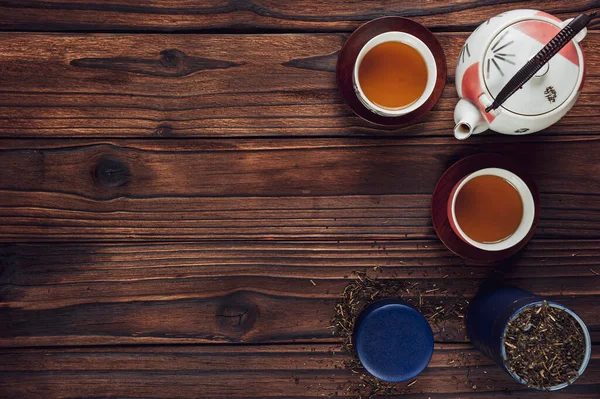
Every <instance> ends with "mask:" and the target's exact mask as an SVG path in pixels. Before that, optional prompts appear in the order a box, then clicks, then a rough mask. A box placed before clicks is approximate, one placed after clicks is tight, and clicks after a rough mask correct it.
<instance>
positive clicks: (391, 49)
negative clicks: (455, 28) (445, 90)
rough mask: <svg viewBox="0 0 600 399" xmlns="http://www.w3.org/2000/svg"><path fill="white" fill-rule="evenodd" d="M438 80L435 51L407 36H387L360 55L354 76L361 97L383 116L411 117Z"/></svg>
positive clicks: (367, 44) (393, 33) (378, 38)
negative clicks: (411, 113)
mask: <svg viewBox="0 0 600 399" xmlns="http://www.w3.org/2000/svg"><path fill="white" fill-rule="evenodd" d="M436 76H437V67H436V63H435V58H434V57H433V54H432V52H431V50H430V49H429V48H428V47H427V45H425V43H423V42H422V41H421V40H420V39H418V38H417V37H415V36H413V35H411V34H408V33H405V32H394V31H391V32H385V33H382V34H380V35H377V36H375V37H373V38H372V39H371V40H369V41H368V42H367V43H366V44H365V45H364V46H363V47H362V49H361V50H360V52H359V53H358V57H357V58H356V63H355V64H354V70H353V75H352V82H353V85H354V90H355V91H356V94H357V97H358V98H359V100H360V101H361V102H362V103H363V105H364V106H365V107H367V108H368V109H369V110H370V111H372V112H374V113H376V114H379V115H383V116H390V117H393V116H400V115H405V114H408V113H410V112H412V111H414V110H416V109H418V108H419V107H420V106H422V105H423V104H424V103H425V102H426V101H427V99H428V98H429V97H430V96H431V94H432V93H433V90H434V87H435V82H436Z"/></svg>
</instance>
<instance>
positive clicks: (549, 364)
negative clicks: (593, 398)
mask: <svg viewBox="0 0 600 399" xmlns="http://www.w3.org/2000/svg"><path fill="white" fill-rule="evenodd" d="M585 345H586V343H585V336H584V333H583V330H582V328H581V326H580V325H579V323H578V322H577V321H576V320H575V319H574V318H573V317H572V316H571V315H570V314H569V313H567V312H565V311H564V310H562V309H559V308H556V307H553V306H549V305H548V302H546V301H544V302H543V303H542V304H541V305H538V306H532V307H529V308H527V309H524V310H523V311H522V312H521V313H519V315H518V316H517V317H515V318H514V319H513V320H511V321H510V322H509V323H508V326H507V327H506V331H505V334H504V347H505V349H506V365H507V367H508V369H509V370H510V371H511V372H512V373H514V374H516V375H518V376H519V377H521V378H522V379H523V380H524V381H525V382H526V383H527V385H528V386H529V387H532V388H536V389H548V388H550V387H553V386H556V385H560V384H562V383H564V382H568V381H569V380H571V379H573V378H575V377H577V376H578V374H579V368H580V367H581V364H582V362H583V358H584V355H585Z"/></svg>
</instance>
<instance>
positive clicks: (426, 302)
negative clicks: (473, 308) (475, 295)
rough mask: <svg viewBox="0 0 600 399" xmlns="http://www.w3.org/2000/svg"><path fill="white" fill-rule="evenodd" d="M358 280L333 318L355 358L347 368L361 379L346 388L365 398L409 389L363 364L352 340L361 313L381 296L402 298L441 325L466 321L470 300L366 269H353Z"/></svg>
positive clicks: (347, 290)
mask: <svg viewBox="0 0 600 399" xmlns="http://www.w3.org/2000/svg"><path fill="white" fill-rule="evenodd" d="M354 275H355V276H356V279H355V280H354V281H352V282H351V283H350V284H348V285H347V286H346V288H345V289H344V291H343V292H342V294H341V296H340V300H339V301H338V302H337V303H336V305H335V314H334V316H333V318H332V320H331V327H330V329H331V330H332V332H333V334H334V335H336V336H338V337H341V338H342V346H343V348H344V349H345V350H346V351H347V352H348V353H350V355H351V356H352V359H351V360H350V361H348V362H345V364H344V365H345V367H346V368H347V369H350V370H351V371H352V372H353V373H354V374H357V375H358V377H359V379H360V380H359V381H358V382H357V381H348V388H347V391H348V392H350V393H353V394H355V395H357V396H358V397H359V399H362V398H372V397H374V396H376V395H384V396H385V395H397V394H401V393H406V392H408V390H409V387H408V384H411V382H408V383H403V384H392V383H388V382H385V381H381V380H380V379H378V378H376V377H373V376H372V375H371V374H369V373H368V372H367V371H366V370H365V369H364V368H363V367H362V365H361V364H360V361H359V360H358V355H357V354H356V351H355V348H354V343H353V342H352V339H353V333H354V326H355V323H356V320H357V319H358V317H359V316H360V314H361V312H362V311H363V310H364V309H365V308H366V307H367V306H368V305H370V304H371V303H373V302H375V301H377V300H379V299H387V298H399V299H402V300H403V301H405V302H407V303H409V304H410V305H412V306H414V307H415V308H416V309H418V310H419V311H420V312H421V314H423V316H425V318H426V319H427V321H428V322H429V323H430V324H433V325H441V324H443V323H445V322H456V321H460V323H463V322H464V314H465V312H466V309H467V307H468V305H469V302H468V301H467V300H466V299H465V298H463V297H462V293H459V292H453V293H452V294H453V295H455V296H454V297H431V296H430V295H431V294H434V295H435V294H437V295H441V294H444V293H447V292H445V291H444V292H441V293H440V290H441V288H440V287H433V288H431V287H425V286H421V284H419V282H409V281H405V280H398V279H377V278H371V277H369V276H368V275H367V274H366V273H365V272H359V271H356V272H354Z"/></svg>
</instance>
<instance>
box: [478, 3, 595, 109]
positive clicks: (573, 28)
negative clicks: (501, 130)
mask: <svg viewBox="0 0 600 399" xmlns="http://www.w3.org/2000/svg"><path fill="white" fill-rule="evenodd" d="M596 17H597V14H596V12H593V13H591V14H590V15H585V14H581V15H579V16H577V17H575V18H574V19H573V20H572V21H571V22H569V23H568V24H567V25H566V26H565V27H564V28H562V29H561V30H560V32H558V33H557V34H556V36H554V37H553V38H552V40H550V41H549V42H548V44H546V45H545V46H544V47H543V48H542V49H541V50H540V51H539V52H538V53H537V54H536V55H535V56H534V57H533V58H531V59H530V60H529V61H527V63H526V64H525V66H523V68H521V69H519V71H518V72H517V73H516V74H515V76H513V77H512V78H511V79H510V80H509V81H508V83H507V84H506V85H505V86H504V87H503V88H502V90H500V93H498V95H497V96H496V98H495V99H494V102H493V103H492V105H490V106H489V107H487V108H486V109H485V112H490V111H492V110H495V109H496V108H498V107H500V106H501V105H502V103H503V102H504V101H506V100H508V98H509V97H510V96H512V95H513V94H515V92H516V91H517V90H519V89H520V88H521V87H523V85H524V84H525V83H527V82H528V81H529V79H531V78H532V77H533V75H535V73H536V72H537V71H539V70H540V69H541V68H542V67H543V66H544V65H545V64H547V63H548V61H550V59H551V58H552V57H554V56H555V55H556V54H557V53H558V52H559V51H560V50H561V49H562V48H563V47H564V46H566V45H567V44H568V43H569V42H570V41H571V40H572V39H573V38H574V37H575V36H576V35H577V34H578V33H579V32H581V31H582V30H583V29H585V27H586V26H587V25H588V24H589V23H590V22H591V21H592V20H593V19H594V18H596Z"/></svg>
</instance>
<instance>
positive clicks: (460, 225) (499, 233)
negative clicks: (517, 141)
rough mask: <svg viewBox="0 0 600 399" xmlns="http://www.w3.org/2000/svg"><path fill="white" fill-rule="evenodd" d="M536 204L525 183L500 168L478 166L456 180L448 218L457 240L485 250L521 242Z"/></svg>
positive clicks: (498, 248) (530, 222) (527, 230)
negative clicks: (458, 180)
mask: <svg viewBox="0 0 600 399" xmlns="http://www.w3.org/2000/svg"><path fill="white" fill-rule="evenodd" d="M534 217H535V204H534V201H533V194H532V193H531V190H530V189H529V187H528V186H527V184H526V183H525V182H524V181H523V180H522V179H521V178H520V177H519V176H517V175H516V174H514V173H512V172H510V171H508V170H506V169H500V168H485V169H480V170H478V171H476V172H474V173H471V174H470V175H468V176H466V177H464V178H463V179H462V180H461V181H460V182H458V183H457V184H456V185H455V186H454V188H453V190H452V192H451V193H450V198H449V200H448V220H449V221H450V225H451V227H452V230H454V232H455V233H456V234H457V235H458V236H459V238H460V239H462V240H463V241H465V242H467V243H468V244H471V245H472V246H474V247H476V248H479V249H483V250H486V251H502V250H505V249H508V248H511V247H513V246H515V245H517V244H518V243H519V242H521V241H522V240H523V239H524V238H525V237H526V236H527V234H528V233H529V231H530V229H531V227H532V226H533V220H534Z"/></svg>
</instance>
